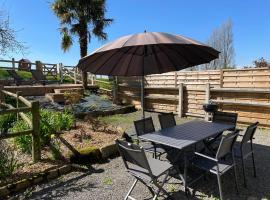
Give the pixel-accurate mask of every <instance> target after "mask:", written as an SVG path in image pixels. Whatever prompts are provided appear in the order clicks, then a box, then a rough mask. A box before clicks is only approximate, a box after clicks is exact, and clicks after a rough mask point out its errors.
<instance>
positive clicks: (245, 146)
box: [234, 122, 259, 187]
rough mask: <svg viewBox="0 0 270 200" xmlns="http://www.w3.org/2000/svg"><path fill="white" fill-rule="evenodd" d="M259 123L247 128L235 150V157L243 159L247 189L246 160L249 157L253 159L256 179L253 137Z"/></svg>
mask: <svg viewBox="0 0 270 200" xmlns="http://www.w3.org/2000/svg"><path fill="white" fill-rule="evenodd" d="M258 124H259V122H256V123H254V124H251V125H250V126H248V127H247V129H246V131H245V134H244V135H240V136H242V137H243V138H242V140H241V142H240V145H236V146H235V148H234V151H235V157H236V158H239V159H241V164H242V169H243V178H244V186H245V187H247V183H246V172H245V164H244V160H245V159H247V158H248V157H249V156H251V157H252V164H253V175H254V177H256V166H255V160H254V150H253V142H252V141H253V139H254V138H253V137H254V134H255V132H256V129H257V127H258Z"/></svg>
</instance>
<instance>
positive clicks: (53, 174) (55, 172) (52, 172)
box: [47, 169, 58, 180]
mask: <svg viewBox="0 0 270 200" xmlns="http://www.w3.org/2000/svg"><path fill="white" fill-rule="evenodd" d="M57 177H58V169H53V170H50V171H49V172H48V175H47V179H48V180H50V179H55V178H57Z"/></svg>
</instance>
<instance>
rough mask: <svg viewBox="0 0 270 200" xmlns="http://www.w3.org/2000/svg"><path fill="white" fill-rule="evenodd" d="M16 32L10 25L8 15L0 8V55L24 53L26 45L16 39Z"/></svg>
mask: <svg viewBox="0 0 270 200" xmlns="http://www.w3.org/2000/svg"><path fill="white" fill-rule="evenodd" d="M17 32H18V31H16V30H14V29H13V28H11V27H10V22H9V16H8V15H7V14H6V13H5V12H4V11H2V10H0V55H2V56H6V55H9V54H11V53H21V54H23V55H24V53H25V51H26V49H27V47H26V46H25V43H23V42H20V41H18V40H17V37H16V34H17Z"/></svg>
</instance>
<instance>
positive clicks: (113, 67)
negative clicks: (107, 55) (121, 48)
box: [109, 47, 132, 74]
mask: <svg viewBox="0 0 270 200" xmlns="http://www.w3.org/2000/svg"><path fill="white" fill-rule="evenodd" d="M131 49H132V47H127V50H126V51H125V52H123V54H126V53H127V52H128V51H129V50H131ZM123 58H124V56H121V57H120V59H119V60H118V62H115V64H114V65H113V66H112V69H111V70H110V73H109V74H111V73H112V71H113V70H114V69H115V67H116V66H117V64H118V63H119V62H120V61H121V59H123Z"/></svg>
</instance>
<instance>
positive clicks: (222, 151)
mask: <svg viewBox="0 0 270 200" xmlns="http://www.w3.org/2000/svg"><path fill="white" fill-rule="evenodd" d="M238 134H239V130H236V131H234V132H233V133H232V134H228V135H227V136H224V137H222V139H221V142H220V144H219V147H218V150H217V154H216V159H218V160H219V159H220V158H223V157H224V156H226V155H228V154H229V153H232V149H233V145H234V143H235V141H236V139H237V136H238Z"/></svg>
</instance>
